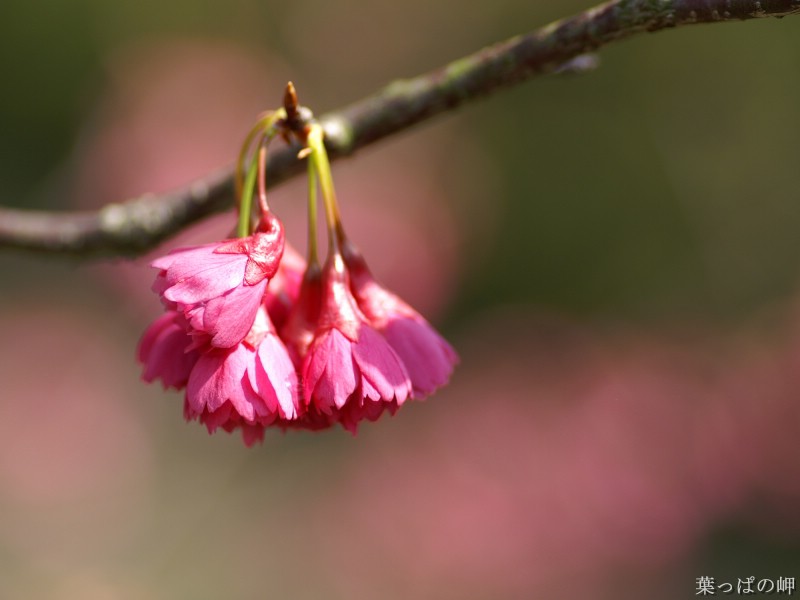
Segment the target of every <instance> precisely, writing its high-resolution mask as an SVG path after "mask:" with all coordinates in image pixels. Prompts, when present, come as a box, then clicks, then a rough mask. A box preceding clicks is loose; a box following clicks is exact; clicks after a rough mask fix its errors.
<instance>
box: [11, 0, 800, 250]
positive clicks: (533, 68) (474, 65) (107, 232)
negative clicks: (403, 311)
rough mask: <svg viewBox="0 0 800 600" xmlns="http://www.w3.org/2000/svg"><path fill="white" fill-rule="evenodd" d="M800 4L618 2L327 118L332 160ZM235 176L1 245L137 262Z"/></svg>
mask: <svg viewBox="0 0 800 600" xmlns="http://www.w3.org/2000/svg"><path fill="white" fill-rule="evenodd" d="M798 13H800V0H760V1H756V0H614V1H612V2H608V3H606V4H603V5H600V6H597V7H594V8H591V9H589V10H587V11H585V12H583V13H580V14H578V15H576V16H573V17H570V18H567V19H563V20H560V21H556V22H555V23H551V24H550V25H547V26H545V27H543V28H541V29H538V30H536V31H533V32H531V33H529V34H526V35H521V36H517V37H514V38H512V39H510V40H507V41H505V42H501V43H498V44H495V45H494V46H490V47H488V48H485V49H483V50H480V51H479V52H476V53H475V54H472V55H470V56H467V57H465V58H462V59H459V60H456V61H454V62H452V63H450V64H448V65H446V66H444V67H442V68H440V69H437V70H435V71H432V72H430V73H427V74H425V75H421V76H419V77H416V78H413V79H407V80H400V81H395V82H394V83H391V84H390V85H388V86H386V87H385V88H383V89H382V90H380V91H378V92H377V93H375V94H373V95H372V96H369V97H367V98H364V99H363V100H360V101H358V102H355V103H354V104H351V105H350V106H347V107H345V108H343V109H341V110H339V111H335V112H332V113H329V114H327V115H324V116H323V117H321V118H320V121H321V123H322V124H323V127H324V128H325V132H326V145H327V146H328V150H329V152H330V155H331V158H332V159H335V158H337V157H341V156H346V155H349V154H352V153H353V152H355V151H356V150H358V149H360V148H363V147H364V146H367V145H369V144H372V143H374V142H376V141H378V140H380V139H383V138H385V137H387V136H390V135H393V134H395V133H398V132H400V131H403V130H405V129H407V128H409V127H411V126H413V125H415V124H417V123H420V122H422V121H426V120H428V119H430V118H431V117H434V116H436V115H438V114H440V113H443V112H447V111H450V110H453V109H455V108H457V107H459V106H460V105H462V104H465V103H467V102H471V101H473V100H476V99H478V98H481V97H483V96H485V95H488V94H490V93H492V92H494V91H495V90H498V89H501V88H503V87H506V86H510V85H514V84H516V83H519V82H521V81H524V80H527V79H530V78H532V77H535V76H536V75H541V74H546V73H552V72H555V71H558V70H559V68H560V67H561V66H562V65H565V64H566V63H568V62H569V61H571V60H572V59H574V58H575V57H577V56H579V55H581V54H585V53H588V52H592V51H594V50H596V49H598V48H600V47H601V46H603V45H605V44H607V43H609V42H613V41H616V40H622V39H625V38H627V37H630V36H632V35H635V34H638V33H642V32H655V31H660V30H663V29H669V28H673V27H678V26H684V25H694V24H700V23H719V22H725V21H743V20H748V19H756V18H763V17H784V16H787V15H793V14H798ZM299 149H300V148H299V147H287V148H283V149H281V150H279V151H277V152H272V153H271V154H270V160H269V164H268V172H267V177H268V180H269V182H270V184H271V185H275V184H278V183H280V182H282V181H285V180H286V179H288V178H290V177H292V176H294V175H297V174H298V173H300V172H302V171H304V169H305V167H304V164H303V163H302V162H301V161H299V160H297V159H296V155H297V152H298V151H299ZM233 201H234V192H233V179H232V173H230V172H222V173H216V174H213V175H211V176H209V177H208V178H205V179H202V180H199V181H196V182H194V183H192V184H191V185H189V186H187V187H186V188H184V189H181V190H178V191H176V192H173V193H170V194H166V195H162V196H153V195H146V196H142V197H140V198H136V199H133V200H129V201H127V202H122V203H116V204H109V205H107V206H105V207H104V208H102V209H100V210H99V211H96V212H73V213H54V212H36V211H21V210H13V209H8V208H0V248H20V249H26V250H34V251H43V252H50V253H58V254H63V255H79V256H135V255H138V254H142V253H144V252H146V251H147V250H149V249H151V248H153V247H154V246H156V245H157V244H158V243H159V242H161V241H163V240H164V239H165V238H168V237H169V236H171V235H172V234H174V233H176V232H177V231H179V230H180V229H182V228H183V227H185V226H187V225H189V224H191V223H194V222H196V221H198V220H200V219H202V218H203V217H206V216H208V215H210V214H212V213H215V212H220V211H223V210H226V209H227V208H229V207H231V206H232V205H233Z"/></svg>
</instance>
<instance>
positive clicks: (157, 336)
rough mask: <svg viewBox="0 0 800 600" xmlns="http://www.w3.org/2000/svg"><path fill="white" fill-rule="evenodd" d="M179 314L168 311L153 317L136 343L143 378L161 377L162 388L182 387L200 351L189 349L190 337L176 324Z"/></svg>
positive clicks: (179, 320) (146, 379) (179, 317)
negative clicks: (156, 317)
mask: <svg viewBox="0 0 800 600" xmlns="http://www.w3.org/2000/svg"><path fill="white" fill-rule="evenodd" d="M181 320H182V319H181V316H180V315H178V314H177V313H173V312H168V313H165V314H163V315H162V316H161V317H159V318H158V319H156V320H155V321H154V322H153V324H152V325H151V326H150V327H149V328H148V329H147V331H145V333H144V335H143V336H142V340H141V342H140V343H139V348H138V359H139V361H140V362H142V364H144V366H145V370H144V373H143V374H142V379H144V380H145V381H148V382H150V381H153V380H154V379H161V381H162V383H163V384H164V387H165V388H169V387H174V388H175V389H181V388H182V387H183V386H185V385H186V382H187V380H188V378H189V373H191V371H192V368H193V367H194V365H195V363H196V362H197V359H198V357H199V354H198V353H197V352H190V351H188V350H187V349H188V347H189V345H190V343H191V341H192V339H191V337H190V336H189V335H188V334H187V333H186V330H185V329H184V328H183V327H182V326H181V325H178V323H179V322H181Z"/></svg>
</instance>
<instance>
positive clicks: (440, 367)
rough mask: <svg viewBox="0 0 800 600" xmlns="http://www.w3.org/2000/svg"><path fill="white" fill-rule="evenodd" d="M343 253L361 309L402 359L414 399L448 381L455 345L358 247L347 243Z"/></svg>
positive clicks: (456, 359)
mask: <svg viewBox="0 0 800 600" xmlns="http://www.w3.org/2000/svg"><path fill="white" fill-rule="evenodd" d="M342 254H343V256H344V260H345V263H346V265H347V268H348V271H349V274H350V287H351V289H352V292H353V295H354V297H355V299H356V302H357V303H358V308H359V309H360V310H361V311H362V313H363V314H364V315H365V316H366V317H367V319H368V320H369V323H370V324H371V325H372V326H373V327H374V328H375V329H376V330H377V331H379V332H380V333H381V334H383V336H384V338H385V339H386V341H387V342H389V345H390V346H391V347H392V349H393V350H394V351H395V353H396V354H397V356H399V357H400V359H401V360H402V362H403V364H404V365H405V368H406V371H407V372H408V376H409V378H410V380H411V385H412V389H413V396H414V398H422V397H425V396H428V395H429V394H431V393H433V391H434V390H436V389H437V388H439V387H441V386H442V385H444V384H445V383H447V382H448V380H449V379H450V375H451V374H452V372H453V368H454V367H455V365H456V364H457V363H458V355H457V354H456V352H455V350H453V347H452V346H450V344H448V343H447V341H446V340H445V339H444V338H443V337H442V336H441V335H439V333H438V332H437V331H436V330H435V329H434V328H433V327H432V326H431V324H430V323H428V321H426V320H425V318H424V317H423V316H422V315H420V314H419V313H418V312H417V311H415V310H414V309H413V308H411V307H410V306H409V305H408V304H406V303H405V302H403V300H401V299H400V298H398V297H397V296H396V295H395V294H393V293H391V292H389V291H388V290H386V289H385V288H384V287H382V286H381V285H380V284H378V282H376V281H375V278H374V277H373V276H372V273H371V272H370V270H369V268H368V267H367V263H366V262H365V261H364V258H363V257H362V256H361V253H360V252H358V250H357V249H356V248H355V246H353V245H352V244H351V243H350V242H345V243H344V245H343V248H342Z"/></svg>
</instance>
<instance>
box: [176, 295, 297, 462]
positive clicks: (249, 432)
mask: <svg viewBox="0 0 800 600" xmlns="http://www.w3.org/2000/svg"><path fill="white" fill-rule="evenodd" d="M297 388H298V385H297V375H296V373H295V369H294V365H293V364H292V361H291V359H290V358H289V355H288V353H287V351H286V347H285V346H284V345H283V342H282V341H281V340H280V339H279V338H278V336H277V334H276V333H275V328H274V326H273V325H272V323H271V321H270V320H269V316H268V315H267V312H266V310H264V309H263V308H261V309H260V310H259V311H258V312H257V316H256V319H255V322H254V325H253V327H252V329H251V330H250V332H249V333H248V335H247V337H246V338H245V339H244V340H243V341H242V342H241V343H239V344H237V345H236V346H234V347H233V348H214V347H209V348H207V349H206V351H205V352H203V353H202V354H201V356H200V358H199V359H198V360H197V364H196V365H195V366H194V369H193V370H192V372H191V375H190V376H189V380H188V384H187V387H186V401H185V403H184V415H185V416H186V418H187V420H191V419H198V420H200V422H201V423H203V424H205V425H206V427H207V428H208V430H209V432H210V433H213V432H214V430H215V429H217V427H222V428H223V429H225V430H226V431H232V430H233V429H237V428H238V429H241V430H242V433H243V435H244V438H245V443H246V444H247V445H248V446H249V445H252V444H253V443H255V441H257V440H259V439H261V438H262V437H263V428H264V427H266V426H267V425H271V424H272V423H274V422H275V421H276V420H283V421H291V420H294V419H296V418H297V416H298V411H299V399H298V395H297Z"/></svg>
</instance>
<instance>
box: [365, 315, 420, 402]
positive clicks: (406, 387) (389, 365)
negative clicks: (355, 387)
mask: <svg viewBox="0 0 800 600" xmlns="http://www.w3.org/2000/svg"><path fill="white" fill-rule="evenodd" d="M353 358H354V359H355V362H356V365H357V366H358V368H359V369H360V371H361V378H362V379H361V388H362V392H363V394H364V397H366V398H370V399H372V400H392V399H396V400H397V402H398V404H402V403H403V402H405V400H406V398H408V396H409V394H410V393H411V382H410V381H409V378H408V374H407V373H406V369H405V368H404V367H403V363H402V361H401V360H400V358H399V357H398V356H397V354H395V353H394V351H393V350H392V348H391V346H390V345H389V344H388V342H387V341H386V340H385V339H383V337H382V336H381V335H380V334H379V333H378V332H376V331H375V330H374V329H372V328H371V327H368V326H366V325H365V326H362V327H361V330H360V332H359V338H358V343H357V344H355V345H354V346H353Z"/></svg>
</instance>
